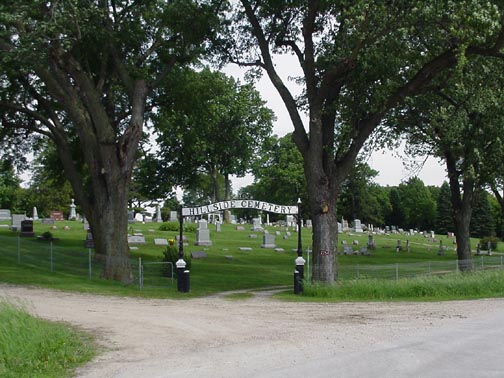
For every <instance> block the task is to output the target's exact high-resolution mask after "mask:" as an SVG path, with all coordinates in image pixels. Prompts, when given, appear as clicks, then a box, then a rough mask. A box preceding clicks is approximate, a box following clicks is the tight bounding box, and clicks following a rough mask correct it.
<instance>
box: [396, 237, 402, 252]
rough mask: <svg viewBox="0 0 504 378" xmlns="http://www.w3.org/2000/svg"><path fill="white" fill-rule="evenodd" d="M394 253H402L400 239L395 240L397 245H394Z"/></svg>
mask: <svg viewBox="0 0 504 378" xmlns="http://www.w3.org/2000/svg"><path fill="white" fill-rule="evenodd" d="M395 251H396V252H401V251H402V246H401V239H397V245H396V248H395Z"/></svg>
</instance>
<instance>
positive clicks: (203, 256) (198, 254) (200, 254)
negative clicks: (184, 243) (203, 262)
mask: <svg viewBox="0 0 504 378" xmlns="http://www.w3.org/2000/svg"><path fill="white" fill-rule="evenodd" d="M191 257H192V258H193V259H206V258H207V254H206V253H205V252H203V251H195V252H191Z"/></svg>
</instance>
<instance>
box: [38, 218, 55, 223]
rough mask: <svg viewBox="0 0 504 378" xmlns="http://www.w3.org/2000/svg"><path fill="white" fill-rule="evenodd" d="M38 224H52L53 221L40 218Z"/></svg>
mask: <svg viewBox="0 0 504 378" xmlns="http://www.w3.org/2000/svg"><path fill="white" fill-rule="evenodd" d="M40 223H42V224H54V219H52V218H42V219H41V220H40Z"/></svg>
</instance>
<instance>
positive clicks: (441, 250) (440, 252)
mask: <svg viewBox="0 0 504 378" xmlns="http://www.w3.org/2000/svg"><path fill="white" fill-rule="evenodd" d="M438 255H439V256H444V249H443V241H442V240H440V241H439V248H438Z"/></svg>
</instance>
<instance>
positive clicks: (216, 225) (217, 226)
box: [215, 223, 221, 232]
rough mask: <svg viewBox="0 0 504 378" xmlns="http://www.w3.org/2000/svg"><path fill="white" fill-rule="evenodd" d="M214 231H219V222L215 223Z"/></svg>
mask: <svg viewBox="0 0 504 378" xmlns="http://www.w3.org/2000/svg"><path fill="white" fill-rule="evenodd" d="M215 232H221V223H215Z"/></svg>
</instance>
